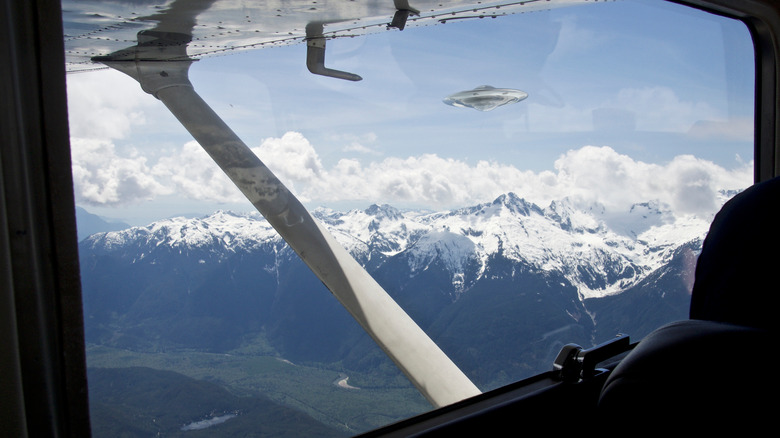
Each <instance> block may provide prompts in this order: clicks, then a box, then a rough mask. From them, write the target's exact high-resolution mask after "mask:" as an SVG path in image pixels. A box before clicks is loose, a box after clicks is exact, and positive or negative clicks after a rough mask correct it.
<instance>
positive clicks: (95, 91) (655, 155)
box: [63, 0, 755, 436]
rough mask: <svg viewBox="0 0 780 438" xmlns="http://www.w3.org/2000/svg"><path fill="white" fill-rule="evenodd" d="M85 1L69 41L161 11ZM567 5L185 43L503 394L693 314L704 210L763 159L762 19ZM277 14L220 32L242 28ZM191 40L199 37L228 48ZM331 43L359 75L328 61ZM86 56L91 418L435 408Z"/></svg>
mask: <svg viewBox="0 0 780 438" xmlns="http://www.w3.org/2000/svg"><path fill="white" fill-rule="evenodd" d="M70 3H71V2H68V1H65V2H63V9H64V10H65V15H64V17H65V31H66V50H72V51H73V52H75V51H77V48H76V46H73V47H71V48H70V49H68V45H67V43H68V41H69V40H70V41H74V42H75V41H80V40H81V39H86V38H87V37H88V36H90V35H93V34H94V35H95V38H103V37H104V35H103V34H102V33H100V32H98V33H95V30H94V28H91V27H89V28H86V27H84V25H83V23H82V24H81V25H79V23H81V21H79V20H84V21H86V19H87V18H89V17H92V18H96V17H102V19H105V20H106V21H107V22H109V23H110V25H115V26H118V27H119V28H121V29H122V31H123V32H125V33H128V32H129V34H130V35H131V36H134V35H136V33H137V30H136V29H140V27H138V26H136V25H137V24H138V23H139V22H141V21H142V20H137V19H136V17H138V15H137V13H136V15H135V16H134V15H133V14H134V13H135V12H134V11H133V9H134V7H139V8H140V5H136V4H135V3H136V2H128V3H131V4H125V3H124V2H116V3H117V4H122V5H124V6H123V8H124V9H122V12H121V13H120V12H117V10H112V9H111V7H110V6H111V5H106V6H105V7H102V6H101V2H87V3H86V4H89V5H90V7H91V8H93V9H89V10H87V9H85V8H83V7H82V8H81V9H79V8H76V7H75V6H74V7H73V8H70V9H69V8H68V6H69V4H70ZM185 3H186V2H182V1H176V2H172V3H171V4H167V3H166V2H161V4H160V5H158V6H159V7H158V8H157V9H158V10H161V11H162V10H166V9H168V10H170V9H173V8H174V7H181V5H183V4H185ZM200 3H203V4H202V5H201V6H203V7H204V8H205V9H208V8H218V7H219V6H220V5H221V3H220V2H213V3H214V4H213V5H212V4H211V3H209V2H200ZM267 3H270V2H265V3H263V5H265V6H268V5H267ZM277 3H279V8H271V9H273V10H277V11H278V13H279V14H283V13H285V12H288V11H289V8H288V9H285V7H286V6H290V5H287V3H290V4H295V5H298V3H303V2H284V1H280V2H277ZM306 3H307V4H308V3H312V5H310V7H311V8H315V9H314V11H316V10H317V9H316V8H320V9H322V8H325V9H327V8H328V7H330V6H333V7H336V6H335V3H338V6H339V7H341V6H342V5H343V3H349V2H335V3H334V2H319V3H318V2H306ZM331 3H334V5H331ZM396 3H398V2H396ZM402 3H403V2H402ZM406 3H409V4H408V5H407V6H408V7H409V8H412V9H413V7H414V2H413V1H409V2H406ZM476 3H481V2H476ZM572 3H577V4H576V5H574V6H571V7H562V8H553V9H550V10H535V11H533V12H527V13H524V12H523V11H516V13H512V14H508V15H501V14H498V13H495V11H497V10H500V8H498V9H495V8H493V9H492V10H493V11H494V12H493V13H483V12H479V13H476V12H475V13H473V14H471V15H468V14H467V15H457V16H456V18H452V19H449V18H447V17H444V16H440V17H438V18H437V19H434V20H433V21H432V23H430V25H427V26H414V25H412V24H413V21H408V22H409V23H410V24H409V25H408V26H406V27H403V26H399V25H398V23H396V25H395V26H390V27H389V28H388V26H387V24H388V23H384V24H382V26H383V28H382V29H383V30H384V31H382V32H366V34H359V33H358V32H357V31H355V34H343V35H337V36H336V37H333V38H331V37H326V36H324V34H323V32H327V29H328V24H327V23H324V24H323V22H317V23H318V25H319V26H320V28H321V30H320V31H319V34H317V35H315V34H312V33H311V32H313V31H312V30H311V29H312V28H313V27H308V28H307V29H308V30H306V29H296V32H299V33H300V34H301V35H303V36H301V37H300V39H299V41H297V42H298V43H297V44H287V43H285V44H272V46H273V47H267V48H265V47H261V50H221V49H220V50H212V51H211V52H213V53H211V52H210V55H211V56H204V57H202V58H201V57H198V59H197V60H196V61H194V62H192V65H191V66H189V81H190V82H191V84H192V86H193V87H194V90H195V91H197V93H198V94H199V95H200V96H201V97H202V98H203V100H204V101H205V102H206V103H207V104H208V105H209V106H210V107H211V108H212V109H213V110H214V112H215V113H216V114H217V115H218V116H219V117H220V118H221V119H223V120H224V121H225V123H226V124H227V125H228V126H229V127H230V128H231V129H232V130H233V131H234V132H235V134H236V135H237V136H238V137H240V138H241V139H242V140H243V142H244V143H246V145H247V146H248V147H249V148H250V149H251V151H252V152H254V153H255V154H256V156H257V157H258V158H259V159H260V160H262V162H263V163H265V165H267V167H268V168H269V169H270V170H271V171H272V172H273V173H274V174H275V175H276V176H277V177H278V178H279V180H281V182H282V183H283V184H284V185H285V186H286V187H287V188H288V189H289V190H290V192H291V193H292V194H294V196H296V197H297V198H298V199H299V200H300V201H301V202H302V203H303V204H304V205H305V206H306V207H307V208H308V209H309V210H310V211H311V212H312V215H313V216H314V218H315V219H316V220H317V221H319V223H321V224H322V225H323V226H324V227H325V228H326V229H327V230H328V231H329V232H330V234H332V235H333V237H334V238H335V240H336V241H338V243H340V244H341V245H343V246H344V247H345V248H346V249H347V251H348V252H349V253H350V254H351V255H352V256H353V257H354V258H355V260H356V261H357V262H358V264H360V265H361V266H362V267H363V268H364V269H365V270H366V271H367V272H368V273H369V274H370V275H371V277H372V278H373V279H375V280H376V282H377V283H378V284H379V285H381V287H382V288H384V290H385V291H387V293H388V294H389V296H390V297H392V299H393V300H394V301H395V302H396V303H398V305H399V306H400V307H401V308H402V309H403V310H404V311H405V312H406V313H407V314H408V315H409V316H410V317H411V319H413V320H414V321H415V322H416V323H417V324H418V325H419V327H420V328H421V329H422V330H423V331H424V332H426V333H427V335H428V336H430V338H431V339H432V340H433V341H434V342H435V343H436V345H437V346H438V347H439V348H441V350H442V351H443V352H444V353H445V354H446V355H447V356H448V357H449V358H450V359H451V360H452V361H453V362H454V363H455V364H456V365H457V366H458V367H459V368H460V370H462V371H463V373H464V374H465V375H466V376H467V377H468V378H469V379H470V380H471V381H472V382H473V383H474V384H475V385H476V386H477V387H478V388H479V390H481V391H487V390H491V389H494V388H498V387H501V386H503V385H506V384H508V383H511V382H515V381H518V380H521V379H524V378H527V377H530V376H532V375H535V374H538V373H540V372H543V371H547V370H549V369H550V368H551V366H552V361H553V360H554V359H555V357H556V354H557V353H558V351H559V350H560V349H561V347H562V346H563V345H565V344H567V343H577V344H580V345H583V346H592V345H595V344H597V343H600V342H602V341H604V340H607V339H609V338H610V337H612V336H614V335H615V334H617V333H627V334H629V335H630V336H631V337H632V338H635V339H637V340H638V339H640V338H641V337H642V336H644V335H645V334H647V333H649V332H650V331H651V330H653V329H654V328H656V327H658V326H659V325H661V324H663V323H665V322H668V321H671V320H675V319H681V318H686V317H687V314H688V305H689V302H690V295H689V294H690V290H691V287H692V281H693V268H694V266H695V262H696V257H697V255H698V252H699V251H700V249H701V243H702V240H703V238H704V236H705V235H706V233H707V230H708V227H709V224H710V222H711V221H712V218H713V216H714V214H715V213H716V212H717V211H718V209H719V208H720V206H721V205H722V204H723V203H724V202H725V201H726V200H728V199H729V198H730V197H731V196H733V195H734V194H736V193H738V192H739V191H740V190H742V189H744V188H746V187H747V186H749V185H750V184H751V183H752V181H753V128H754V121H753V117H754V115H753V111H754V94H755V91H754V89H755V86H754V60H753V47H752V42H751V38H750V34H749V32H748V30H747V29H746V27H745V26H744V24H742V23H741V22H739V21H736V20H733V19H729V18H724V17H721V16H717V15H713V14H709V13H706V12H703V11H698V10H692V9H689V8H685V7H682V6H679V5H675V4H672V3H666V2H661V1H649V0H648V1H644V0H638V1H616V2H572ZM314 4H316V5H314ZM349 4H350V5H351V4H353V3H349ZM176 5H178V6H176ZM114 6H116V5H114ZM101 7H102V9H101ZM145 8H146V7H144V11H143V13H145V14H148V13H149V11H148V10H147V9H145ZM185 10H186V11H188V13H189V14H190V17H191V18H192V17H194V21H193V20H191V21H190V22H187V23H188V24H187V25H188V26H190V27H192V28H193V29H196V30H197V29H199V28H198V26H199V25H201V26H206V24H204V23H201V22H199V21H198V19H197V17H198V14H200V13H201V11H200V10H197V11H193V10H192V9H186V8H185ZM273 10H270V11H271V12H274V11H273ZM401 10H405V11H407V15H408V17H406V18H405V19H406V20H413V19H414V17H415V14H414V12H415V10H411V9H403V8H402V9H401ZM255 11H256V10H255V9H251V8H247V9H246V11H244V12H242V13H243V15H244V16H242V17H241V20H240V21H241V25H240V26H238V25H237V26H235V28H234V27H231V24H230V23H229V21H227V19H226V21H225V22H224V23H223V22H220V24H219V26H221V27H222V29H218V31H221V32H224V33H226V34H229V35H235V38H236V41H237V42H236V43H233V44H234V46H235V47H237V46H238V45H239V44H240V43H239V42H238V41H240V40H241V37H242V36H243V34H246V33H249V32H250V29H251V24H249V23H251V22H252V20H253V19H254V17H256V15H254V14H256V12H255ZM314 11H312V13H314ZM475 11H476V9H475ZM266 12H267V11H266ZM417 12H418V13H422V12H424V11H422V9H420V10H417ZM112 14H113V15H112ZM499 15H500V16H499ZM117 17H119V18H117ZM128 17H131V18H128ZM394 17H395V18H394V19H395V20H402V19H404V16H403V14H401V15H395V16H394ZM151 21H153V22H158V23H159V22H161V21H160V20H159V19H158V20H157V21H155V20H151ZM117 23H120V24H117ZM179 24H180V23H179ZM80 26H81V27H80ZM134 26H136V27H134ZM160 26H161V25H160ZM315 27H316V26H315ZM401 27H403V30H401V29H400V28H401ZM158 28H159V26H158ZM85 29H86V30H85ZM107 29H108V28H107ZM129 29H132V31H130V30H129ZM322 29H324V31H323V30H322ZM264 31H265V30H264ZM215 32H216V31H215ZM258 32H259V31H258ZM268 32H271V30H268ZM273 32H278V30H275V29H274V30H273ZM306 32H309V34H306ZM107 34H108V33H107V32H106V35H107ZM146 35H147V36H148V37H149V38H162V37H161V36H160V35H161V34H160V33H157V34H150V33H147V34H146ZM150 35H151V36H150ZM291 35H292V34H291ZM297 35H298V33H296V34H295V35H293V36H292V37H294V38H299V37H298V36H297ZM190 36H191V37H193V38H192V40H191V41H184V42H183V43H182V45H183V47H200V49H199V50H205V49H204V48H206V46H207V45H208V44H210V42H209V40H208V38H206V36H205V33H204V32H200V33H197V32H196V33H195V34H193V35H190ZM198 37H202V38H203V39H202V40H199V39H198ZM292 37H291V38H292ZM319 37H322V47H323V48H324V51H323V52H318V51H317V48H316V47H315V48H309V47H310V46H316V44H319V43H320V41H319V40H317V38H319ZM122 38H125V37H124V36H123V37H122ZM139 38H140V37H139ZM166 38H171V37H170V36H167V37H166ZM315 40H316V41H315ZM138 42H139V43H140V40H138ZM135 43H136V41H132V42H128V45H130V44H135ZM325 43H326V44H325ZM247 44H249V43H247ZM199 45H200V46H199ZM158 49H159V48H158V47H157V46H154V45H153V44H150V45H148V46H145V47H144V50H152V51H153V50H158ZM78 50H80V49H78ZM182 53H185V52H182ZM314 53H316V54H322V53H324V54H325V55H324V56H325V58H324V63H325V65H326V66H327V68H329V69H332V70H337V71H340V72H346V73H350V74H354V75H358V76H359V77H360V78H361V80H343V79H340V78H339V77H334V76H333V75H330V76H329V75H314V74H312V73H311V72H310V69H308V68H307V56H313V55H312V54H314ZM84 58H85V59H86V58H89V56H87V55H85V56H84ZM84 65H89V66H90V68H84V69H81V68H80V69H78V70H83V71H79V72H76V71H74V72H73V73H70V74H69V75H68V76H67V82H68V102H69V117H70V135H71V148H72V160H73V178H74V188H75V193H76V203H77V205H78V206H79V216H78V219H79V223H78V225H79V234H80V235H79V239H80V245H79V251H80V255H79V257H80V263H81V270H82V272H81V276H82V289H83V300H84V315H85V316H84V317H85V320H84V324H85V333H86V342H87V359H88V367H89V382H90V405H91V415H92V423H93V430H94V433H95V436H114V435H116V434H118V431H119V430H125V431H130V430H136V431H140V432H139V433H140V434H147V435H148V433H152V432H154V433H166V434H176V433H180V434H182V435H186V434H189V433H192V432H191V431H194V430H202V429H205V430H206V431H209V432H213V433H214V434H215V435H221V434H225V435H229V434H230V433H233V432H234V431H237V430H242V429H243V430H259V429H258V428H267V430H269V431H281V430H296V429H297V431H298V433H300V434H303V435H318V436H319V435H329V434H332V435H349V434H356V433H360V432H364V431H367V430H370V429H373V428H376V427H379V426H382V425H385V424H388V423H391V422H394V421H398V420H400V419H403V418H408V417H410V416H413V415H416V414H418V413H421V412H425V411H427V410H430V409H432V406H431V404H430V403H429V402H428V401H426V399H425V398H424V397H423V396H422V395H420V393H419V392H418V391H417V389H415V386H413V385H412V384H411V383H410V382H409V380H408V379H407V378H406V377H405V376H404V374H403V373H402V372H401V371H399V369H398V368H397V367H396V365H395V364H394V363H393V361H392V360H390V359H389V358H388V356H387V355H386V354H385V352H383V350H382V349H380V348H379V347H378V346H377V344H376V343H374V341H373V340H372V338H371V337H370V336H369V335H367V334H366V332H365V330H364V329H363V328H362V327H361V326H360V325H359V324H358V323H357V322H356V321H355V320H354V319H353V318H352V317H351V316H350V313H349V312H347V311H346V310H345V309H344V308H343V307H342V306H341V304H340V303H339V301H338V300H336V299H334V297H333V296H332V295H331V293H329V291H328V289H327V288H326V287H325V286H324V285H323V283H322V281H321V280H320V279H319V278H318V277H317V276H315V274H313V273H312V272H311V271H310V270H309V268H308V267H307V266H306V265H305V264H304V263H303V262H302V261H301V258H299V257H298V255H296V253H295V252H293V250H291V249H290V247H289V246H288V245H287V243H285V241H284V240H283V239H282V238H281V237H280V236H279V234H278V233H277V232H276V231H275V229H274V228H273V227H272V225H271V224H269V221H267V220H266V219H265V218H264V217H263V216H262V215H261V214H259V213H258V212H257V211H256V210H255V208H254V207H253V205H252V203H250V202H248V201H247V199H246V197H245V195H244V194H242V192H241V191H240V190H239V189H237V188H236V186H235V184H234V183H233V182H232V181H231V180H230V179H229V178H228V177H227V176H226V175H225V174H224V173H223V171H222V170H221V169H220V168H219V167H218V166H217V165H216V164H215V162H214V160H213V159H212V157H211V156H209V154H207V153H206V152H205V151H204V149H203V148H202V147H201V145H199V144H198V142H196V141H195V140H193V137H192V135H191V134H190V133H189V132H188V131H187V130H185V129H184V128H183V127H182V124H181V123H180V122H179V121H178V120H177V119H176V117H174V115H172V113H171V111H169V109H168V108H167V107H166V106H165V105H164V104H163V102H161V101H160V100H158V99H155V97H153V96H152V95H149V94H147V93H145V92H144V90H143V89H142V87H141V86H140V85H139V83H138V82H137V81H136V80H134V79H133V78H131V77H130V76H129V75H128V74H126V73H127V72H120V71H118V70H117V69H116V68H104V66H103V65H102V64H89V63H86V64H84ZM93 67H98V68H93ZM336 76H338V75H336ZM350 78H351V79H355V78H354V77H351V76H350V77H349V78H348V79H350ZM158 97H159V96H158ZM166 104H168V103H167V102H166ZM475 109H476V111H475ZM301 257H303V258H304V259H305V255H302V256H301ZM325 275H327V273H325ZM421 354H423V355H424V354H425V353H424V352H422V353H421ZM269 412H271V413H272V414H268V413H269ZM270 433H274V432H270ZM139 436H140V435H139Z"/></svg>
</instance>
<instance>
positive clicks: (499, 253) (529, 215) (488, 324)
mask: <svg viewBox="0 0 780 438" xmlns="http://www.w3.org/2000/svg"><path fill="white" fill-rule="evenodd" d="M314 215H315V216H316V217H317V218H318V219H319V220H321V221H322V222H323V223H324V224H325V226H326V227H327V228H328V229H329V230H330V231H331V233H332V234H333V235H334V236H335V237H336V239H337V240H339V242H341V243H342V244H343V245H344V246H345V247H346V248H347V249H348V250H349V251H350V252H351V253H352V254H353V256H354V257H355V258H356V259H357V260H358V261H359V262H360V263H361V264H362V265H363V266H365V267H366V269H367V270H368V271H369V272H370V273H371V274H372V275H373V276H374V278H375V279H376V280H377V281H378V282H379V283H380V284H381V285H382V286H383V287H384V288H385V290H387V291H388V293H389V294H390V295H391V296H392V297H393V298H394V299H395V300H396V301H397V302H398V303H399V304H400V305H401V306H402V307H403V308H404V309H405V310H406V311H407V312H408V313H409V314H410V316H411V317H412V318H413V319H415V321H416V322H417V323H418V324H419V325H420V326H421V327H422V328H423V329H424V330H425V331H426V332H427V333H428V334H429V335H430V336H431V337H432V338H433V339H434V341H436V342H437V343H438V344H439V345H440V346H441V347H442V349H443V350H444V351H445V352H446V353H447V354H448V355H450V357H452V359H453V360H454V361H455V362H456V364H458V365H459V366H460V367H461V368H462V369H463V370H464V371H465V372H466V373H467V375H469V377H471V378H472V380H474V381H475V383H476V384H477V385H478V386H480V387H481V388H482V389H491V388H494V387H497V386H500V385H502V384H505V383H508V382H511V381H515V380H518V379H521V378H524V377H528V376H530V375H533V374H536V373H538V372H540V371H545V370H547V369H549V367H550V366H551V364H552V360H553V359H554V358H555V355H556V354H557V352H558V350H559V349H560V347H561V346H563V345H564V344H567V343H577V344H580V345H582V346H584V347H587V346H591V345H594V344H596V343H599V342H603V341H604V340H606V339H609V338H610V337H612V336H614V335H616V334H617V333H619V332H622V333H627V334H629V335H630V336H631V337H632V339H638V338H640V337H641V336H644V335H645V334H647V333H648V332H649V331H651V330H652V329H653V328H655V327H657V326H658V325H660V324H662V323H664V322H666V321H670V320H674V319H682V318H687V312H688V303H689V299H690V297H689V291H690V287H691V284H692V272H693V266H694V265H695V260H696V255H697V254H698V251H699V250H700V247H701V242H702V240H703V238H704V236H705V235H706V232H707V229H708V226H709V218H696V217H682V218H681V217H675V216H674V215H673V214H671V212H670V211H668V209H664V206H662V205H660V204H658V203H655V202H647V203H643V204H636V205H634V206H632V207H631V208H630V209H628V210H627V211H625V212H622V213H621V214H614V213H611V214H607V213H606V212H605V209H604V208H603V207H602V206H599V205H592V206H588V208H581V207H580V208H577V207H575V206H574V204H573V203H572V202H570V201H568V200H566V199H564V200H558V201H553V202H551V203H550V204H549V205H548V206H546V207H540V206H538V205H536V204H534V203H531V202H528V201H526V200H524V199H522V198H521V197H519V196H517V195H515V194H513V193H507V194H505V195H501V196H499V197H498V198H496V199H495V200H493V201H492V202H488V203H483V204H479V205H475V206H472V207H468V208H462V209H456V210H450V211H444V212H433V213H431V212H419V211H400V210H398V209H395V208H393V207H391V206H388V205H372V206H370V207H369V208H367V209H365V210H352V211H347V212H338V211H333V210H327V209H318V210H316V211H314ZM79 251H80V259H81V270H82V287H83V294H84V309H85V330H86V336H87V341H88V342H90V343H96V344H103V345H110V346H114V347H118V348H127V349H135V350H143V351H162V350H166V349H196V350H198V351H213V352H227V351H230V350H231V349H234V348H238V347H240V346H241V345H242V343H245V342H246V340H247V339H251V338H252V337H253V336H256V335H257V334H258V333H262V334H263V335H264V336H265V337H267V339H268V341H269V342H270V344H271V345H272V346H273V348H275V349H276V351H277V352H278V354H280V355H281V356H282V357H284V358H285V359H289V360H292V361H305V362H311V363H337V362H338V363H340V364H341V366H344V367H345V368H346V369H354V370H360V371H373V372H383V373H388V374H393V373H397V371H396V370H395V368H394V366H393V365H392V364H390V363H389V361H388V359H387V358H386V357H385V356H384V354H383V353H382V352H381V351H380V350H379V349H378V348H377V347H376V346H375V345H374V344H373V341H371V340H370V338H368V336H367V335H365V334H364V333H363V331H362V330H361V329H360V327H359V326H358V325H357V323H355V322H354V321H353V320H352V319H351V317H350V316H349V314H348V313H347V312H346V311H345V310H344V309H343V308H341V306H340V305H339V304H338V302H337V301H336V300H335V299H334V298H333V297H331V296H330V293H329V292H328V291H327V290H326V289H325V287H324V286H323V285H322V284H321V283H320V282H319V280H318V279H317V278H316V277H315V276H314V275H313V274H312V273H311V272H309V270H308V268H307V267H306V266H305V265H304V264H303V263H302V262H301V261H300V260H299V259H298V258H297V256H295V254H294V253H293V252H292V250H290V249H289V247H287V245H286V244H285V243H284V242H283V241H282V240H281V238H280V237H279V236H278V235H277V234H276V233H275V231H274V230H273V229H272V228H271V227H270V225H269V224H268V223H267V222H266V221H265V220H264V219H263V218H262V217H261V216H259V215H257V214H236V213H231V212H227V211H219V212H216V213H214V214H211V215H209V216H206V217H201V218H173V219H166V220H162V221H158V222H155V223H152V224H150V225H148V226H145V227H132V228H127V229H125V230H121V231H109V232H103V233H98V234H94V235H92V236H90V237H88V238H86V239H84V240H83V241H82V242H81V244H80V247H79Z"/></svg>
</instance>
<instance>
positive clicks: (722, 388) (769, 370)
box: [598, 178, 780, 431]
mask: <svg viewBox="0 0 780 438" xmlns="http://www.w3.org/2000/svg"><path fill="white" fill-rule="evenodd" d="M779 254H780V178H775V179H773V180H771V181H768V182H764V183H761V184H756V185H754V186H752V187H751V188H749V189H747V190H745V191H744V192H742V193H740V194H739V195H737V196H735V197H734V198H733V199H731V200H730V201H729V202H727V203H726V205H724V206H723V208H722V209H721V211H720V212H719V213H718V214H717V216H716V217H715V220H714V221H713V223H712V226H711V227H710V231H709V233H708V235H707V238H706V239H705V241H704V245H703V247H702V253H701V255H700V257H699V260H698V262H697V265H696V278H695V282H694V287H693V292H692V296H691V309H690V318H691V319H689V320H685V321H678V322H674V323H671V324H667V325H665V326H663V327H661V328H659V329H657V330H655V331H654V332H653V333H651V334H649V335H648V336H647V337H646V338H645V339H643V340H642V341H641V342H640V343H639V344H638V345H637V346H636V348H634V350H633V351H632V352H631V353H630V354H629V355H628V356H626V358H625V359H623V361H621V363H620V364H619V365H618V366H617V367H616V368H615V370H614V371H613V372H612V374H611V375H610V377H609V378H608V379H607V381H606V383H605V384H604V387H603V388H602V392H601V396H600V399H599V408H598V410H599V414H600V416H601V417H602V419H603V420H605V421H612V422H613V424H627V423H631V422H634V421H636V420H639V421H642V423H643V424H645V427H649V428H652V429H655V430H658V429H661V428H664V429H665V428H672V430H673V429H675V428H680V427H683V428H686V429H688V430H697V431H705V430H706V431H725V430H734V429H723V428H724V427H738V428H739V429H740V430H742V431H744V430H745V428H749V429H752V430H760V429H761V428H762V427H766V426H768V425H770V424H771V423H772V422H774V417H772V416H771V414H773V413H774V411H775V406H776V403H777V402H776V401H775V400H774V397H776V396H777V391H778V384H777V377H778V376H776V375H775V366H774V365H775V361H776V359H775V357H776V356H777V354H776V353H775V348H774V342H775V341H776V340H777V339H776V337H775V335H777V324H776V323H775V320H776V319H777V318H776V316H775V315H776V314H777V312H778V311H779V310H780V309H778V307H777V305H776V304H777V301H778V300H777V293H778V292H780V291H779V290H778V289H780V287H778V272H780V255H779ZM648 418H650V419H651V421H649V422H648V421H647V419H648Z"/></svg>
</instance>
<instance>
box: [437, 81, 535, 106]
mask: <svg viewBox="0 0 780 438" xmlns="http://www.w3.org/2000/svg"><path fill="white" fill-rule="evenodd" d="M526 97H528V93H526V92H525V91H520V90H514V89H511V88H495V87H491V86H490V85H482V86H479V87H477V88H475V89H473V90H467V91H461V92H458V93H455V94H452V95H450V96H447V97H445V98H444V103H446V104H447V105H452V106H457V107H460V108H474V109H475V110H479V111H490V110H493V109H495V108H497V107H499V106H502V105H508V104H510V103H517V102H520V101H521V100H523V99H525V98H526Z"/></svg>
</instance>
